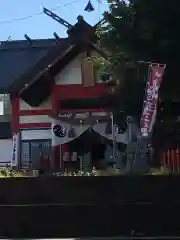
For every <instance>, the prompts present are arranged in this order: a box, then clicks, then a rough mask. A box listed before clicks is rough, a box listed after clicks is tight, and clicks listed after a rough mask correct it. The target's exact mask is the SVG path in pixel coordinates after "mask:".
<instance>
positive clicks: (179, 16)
mask: <svg viewBox="0 0 180 240" xmlns="http://www.w3.org/2000/svg"><path fill="white" fill-rule="evenodd" d="M108 2H109V6H110V11H109V13H105V15H104V16H105V20H106V23H105V24H104V25H103V26H101V27H100V29H98V33H99V36H100V45H101V46H102V47H104V48H106V49H107V50H108V51H109V53H110V57H109V61H110V65H111V70H112V71H113V72H114V74H115V77H116V79H119V80H120V84H119V87H118V88H117V90H116V93H115V97H116V98H117V99H118V101H117V102H118V106H116V107H117V108H116V109H119V108H121V109H123V111H124V114H125V115H128V114H130V115H135V116H140V113H141V109H142V103H143V94H144V88H145V83H146V81H145V80H146V79H147V71H148V65H145V64H141V63H139V61H152V62H157V63H165V64H167V67H166V71H165V76H164V79H163V83H162V87H161V92H160V94H161V98H163V99H177V98H178V99H179V95H180V94H179V90H180V81H179V55H180V32H179V29H180V28H179V26H180V1H178V0H172V1H167V0H130V1H129V2H127V1H112V0H108Z"/></svg>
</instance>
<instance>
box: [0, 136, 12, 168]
mask: <svg viewBox="0 0 180 240" xmlns="http://www.w3.org/2000/svg"><path fill="white" fill-rule="evenodd" d="M11 158H12V139H0V167H3V166H6V164H10V161H11Z"/></svg>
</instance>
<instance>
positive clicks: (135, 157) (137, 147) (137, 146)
mask: <svg viewBox="0 0 180 240" xmlns="http://www.w3.org/2000/svg"><path fill="white" fill-rule="evenodd" d="M144 63H145V62H144ZM146 63H148V65H149V66H148V72H147V77H146V87H145V92H144V97H143V107H142V109H144V105H145V99H146V91H147V87H148V80H149V75H150V66H151V62H146ZM142 111H143V110H142ZM140 134H141V118H140ZM138 152H139V138H137V143H136V151H135V156H134V164H136V162H137V155H138Z"/></svg>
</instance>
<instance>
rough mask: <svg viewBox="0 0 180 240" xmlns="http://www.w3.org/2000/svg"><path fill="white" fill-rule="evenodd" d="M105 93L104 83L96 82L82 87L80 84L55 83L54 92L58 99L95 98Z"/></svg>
mask: <svg viewBox="0 0 180 240" xmlns="http://www.w3.org/2000/svg"><path fill="white" fill-rule="evenodd" d="M106 93H107V88H106V87H105V85H104V84H96V85H94V86H89V87H84V86H83V85H81V84H70V85H57V86H56V94H57V98H58V100H65V99H73V98H96V97H100V96H102V95H104V94H106Z"/></svg>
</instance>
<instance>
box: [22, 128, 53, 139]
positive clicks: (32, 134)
mask: <svg viewBox="0 0 180 240" xmlns="http://www.w3.org/2000/svg"><path fill="white" fill-rule="evenodd" d="M51 138H52V133H51V129H44V130H43V129H39V130H38V129H36V130H23V131H21V139H22V140H37V139H51Z"/></svg>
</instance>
